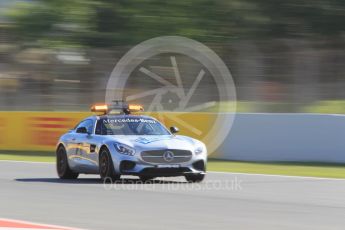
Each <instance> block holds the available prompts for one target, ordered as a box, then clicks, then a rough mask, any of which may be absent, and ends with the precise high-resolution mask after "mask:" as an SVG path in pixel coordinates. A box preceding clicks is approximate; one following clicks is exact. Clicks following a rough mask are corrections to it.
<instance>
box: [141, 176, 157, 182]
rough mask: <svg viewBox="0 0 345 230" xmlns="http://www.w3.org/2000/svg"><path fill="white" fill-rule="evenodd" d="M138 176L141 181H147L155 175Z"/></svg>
mask: <svg viewBox="0 0 345 230" xmlns="http://www.w3.org/2000/svg"><path fill="white" fill-rule="evenodd" d="M139 178H140V180H141V181H143V182H146V181H149V180H153V179H155V178H156V177H153V176H139Z"/></svg>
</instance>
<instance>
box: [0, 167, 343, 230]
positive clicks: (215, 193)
mask: <svg viewBox="0 0 345 230" xmlns="http://www.w3.org/2000/svg"><path fill="white" fill-rule="evenodd" d="M134 183H138V181H137V180H136V179H135V178H134V177H133V178H129V179H125V180H122V181H120V182H119V183H118V184H115V185H107V187H106V188H105V187H104V185H103V184H102V183H101V182H100V180H99V179H98V178H97V177H95V176H82V177H81V179H79V180H72V181H64V180H59V179H57V177H56V174H55V165H54V164H46V163H22V162H6V161H0V218H12V219H20V220H25V221H34V222H39V223H46V224H54V225H64V226H69V227H76V228H83V229H160V230H161V229H179V230H182V229H183V230H184V229H197V230H201V229H227V230H228V229H235V230H238V229H250V230H256V229H265V230H270V229H274V230H277V229H294V230H296V229H303V230H305V229H313V230H317V229H327V230H328V229H332V230H333V229H345V180H335V179H313V178H298V177H282V176H263V175H245V174H230V173H209V174H208V175H207V178H206V180H205V181H204V182H203V183H201V184H189V183H185V182H184V180H183V179H182V178H168V179H161V180H160V179H158V180H154V181H153V182H151V183H149V184H144V185H143V184H139V185H138V184H137V185H133V184H134Z"/></svg>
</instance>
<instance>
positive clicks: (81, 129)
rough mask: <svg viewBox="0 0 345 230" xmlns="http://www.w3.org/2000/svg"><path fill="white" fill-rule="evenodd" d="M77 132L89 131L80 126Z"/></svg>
mask: <svg viewBox="0 0 345 230" xmlns="http://www.w3.org/2000/svg"><path fill="white" fill-rule="evenodd" d="M76 132H77V133H88V132H87V129H86V128H85V127H79V128H77V131H76Z"/></svg>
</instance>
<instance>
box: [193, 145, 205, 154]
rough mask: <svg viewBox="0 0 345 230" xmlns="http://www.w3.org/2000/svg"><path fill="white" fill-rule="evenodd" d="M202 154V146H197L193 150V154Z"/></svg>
mask: <svg viewBox="0 0 345 230" xmlns="http://www.w3.org/2000/svg"><path fill="white" fill-rule="evenodd" d="M203 152H204V147H203V146H198V147H196V148H195V149H194V153H195V154H201V153H203Z"/></svg>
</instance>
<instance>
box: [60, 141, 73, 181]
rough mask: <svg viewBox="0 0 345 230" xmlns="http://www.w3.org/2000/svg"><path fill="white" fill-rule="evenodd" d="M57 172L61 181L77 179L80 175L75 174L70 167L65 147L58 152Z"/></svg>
mask: <svg viewBox="0 0 345 230" xmlns="http://www.w3.org/2000/svg"><path fill="white" fill-rule="evenodd" d="M56 171H57V173H58V176H59V178H60V179H77V178H78V176H79V173H76V172H73V171H72V170H71V168H70V167H69V165H68V159H67V153H66V150H65V148H64V147H63V146H60V147H59V148H58V150H57V151H56Z"/></svg>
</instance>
